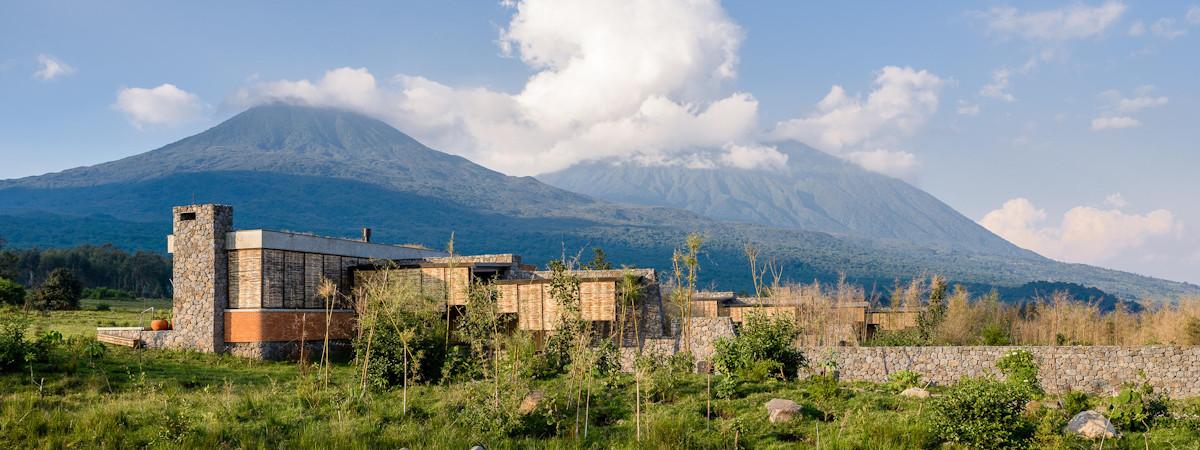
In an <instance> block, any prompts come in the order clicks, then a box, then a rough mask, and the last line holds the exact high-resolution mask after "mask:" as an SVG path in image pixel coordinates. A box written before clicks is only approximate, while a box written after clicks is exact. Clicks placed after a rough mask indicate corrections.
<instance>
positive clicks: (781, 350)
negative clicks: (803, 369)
mask: <svg viewBox="0 0 1200 450" xmlns="http://www.w3.org/2000/svg"><path fill="white" fill-rule="evenodd" d="M798 334H799V330H797V329H796V323H795V322H794V321H793V320H790V319H787V318H783V317H770V316H767V315H764V314H757V313H755V312H751V313H750V314H748V315H747V317H746V322H745V323H743V324H742V326H741V328H740V329H739V330H738V334H737V335H736V336H734V337H733V338H722V339H718V340H717V341H716V342H715V343H714V345H713V347H714V348H713V350H714V351H713V367H714V368H715V369H717V371H719V372H721V373H723V374H726V375H733V376H738V375H743V374H742V373H741V372H743V371H745V370H747V369H752V368H755V366H758V365H759V364H758V363H759V362H760V361H772V362H774V363H777V364H778V366H777V367H778V368H779V369H780V377H781V378H794V377H795V376H796V373H797V371H798V370H799V369H800V366H801V365H802V364H803V363H804V355H803V354H801V353H800V351H799V350H796V346H795V341H796V336H797V335H798ZM760 367H761V366H760Z"/></svg>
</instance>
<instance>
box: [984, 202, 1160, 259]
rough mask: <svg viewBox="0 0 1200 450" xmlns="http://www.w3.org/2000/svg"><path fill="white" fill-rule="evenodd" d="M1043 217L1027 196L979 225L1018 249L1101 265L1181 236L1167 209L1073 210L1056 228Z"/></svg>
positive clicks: (998, 210) (1005, 205) (986, 217)
mask: <svg viewBox="0 0 1200 450" xmlns="http://www.w3.org/2000/svg"><path fill="white" fill-rule="evenodd" d="M1046 219H1047V214H1046V211H1045V210H1044V209H1039V208H1037V207H1036V206H1034V204H1033V203H1032V202H1030V201H1029V200H1028V199H1025V198H1014V199H1012V200H1009V201H1007V202H1005V203H1004V205H1003V206H1002V207H1001V208H1000V209H997V210H995V211H992V212H989V213H987V215H985V216H984V217H983V219H981V220H980V221H979V223H980V224H981V225H983V226H984V227H985V228H987V229H988V230H991V231H992V232H993V233H996V234H997V235H999V236H1001V237H1003V238H1005V239H1007V240H1008V241H1010V242H1012V243H1013V244H1016V245H1017V246H1020V247H1023V248H1026V249H1029V250H1033V251H1035V252H1038V253H1040V254H1042V255H1044V256H1047V257H1050V258H1054V259H1059V260H1063V261H1070V262H1081V263H1089V264H1104V263H1109V262H1114V261H1117V260H1118V259H1119V258H1121V257H1123V256H1127V255H1130V254H1134V253H1144V252H1145V251H1146V247H1147V243H1148V242H1149V241H1150V240H1152V239H1156V238H1165V239H1178V238H1181V237H1182V234H1181V233H1182V231H1183V223H1182V222H1180V221H1179V220H1177V219H1176V218H1175V216H1174V214H1172V213H1171V212H1170V211H1167V210H1165V209H1159V210H1155V211H1151V212H1149V213H1146V214H1135V213H1125V212H1123V211H1122V210H1121V208H1117V207H1114V208H1111V209H1098V208H1093V207H1089V206H1077V207H1075V208H1071V209H1070V210H1068V211H1067V212H1066V213H1064V214H1063V216H1062V220H1061V222H1060V223H1058V224H1046V223H1045V222H1046Z"/></svg>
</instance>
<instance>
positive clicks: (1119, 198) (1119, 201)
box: [1104, 192, 1129, 209]
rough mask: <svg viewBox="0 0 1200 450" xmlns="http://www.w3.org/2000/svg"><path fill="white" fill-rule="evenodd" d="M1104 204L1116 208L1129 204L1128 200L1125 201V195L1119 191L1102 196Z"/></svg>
mask: <svg viewBox="0 0 1200 450" xmlns="http://www.w3.org/2000/svg"><path fill="white" fill-rule="evenodd" d="M1104 204H1105V206H1108V207H1110V208H1116V209H1121V208H1124V207H1126V206H1129V202H1128V201H1125V196H1123V195H1121V193H1120V192H1117V193H1114V194H1109V196H1108V197H1104Z"/></svg>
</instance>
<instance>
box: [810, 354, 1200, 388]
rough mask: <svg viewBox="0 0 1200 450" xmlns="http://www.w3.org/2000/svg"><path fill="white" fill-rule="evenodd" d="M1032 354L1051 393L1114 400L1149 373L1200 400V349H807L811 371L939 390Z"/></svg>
mask: <svg viewBox="0 0 1200 450" xmlns="http://www.w3.org/2000/svg"><path fill="white" fill-rule="evenodd" d="M1018 348H1023V349H1026V350H1029V352H1030V353H1032V354H1033V356H1034V358H1035V359H1036V360H1037V362H1038V365H1039V367H1040V368H1039V371H1038V379H1039V381H1041V384H1042V387H1043V388H1045V389H1046V390H1047V391H1048V392H1065V391H1069V390H1079V391H1086V392H1091V393H1096V394H1112V393H1113V392H1114V391H1115V390H1116V389H1119V388H1120V386H1121V384H1122V383H1126V382H1138V381H1139V379H1140V378H1139V373H1144V374H1145V376H1146V381H1148V382H1149V383H1150V384H1151V385H1152V386H1154V388H1155V390H1157V391H1160V392H1163V393H1165V394H1167V395H1169V396H1171V397H1175V398H1180V397H1193V396H1200V347H1173V346H1146V347H1111V346H1063V347H806V348H803V349H802V351H803V352H804V354H805V356H807V357H808V358H809V360H810V364H811V365H814V366H816V365H820V364H823V363H824V362H825V361H828V360H833V361H834V362H835V363H836V364H837V371H838V375H839V377H841V379H842V380H865V381H875V382H882V381H886V380H887V376H888V374H891V373H893V372H896V371H900V370H912V371H916V372H919V373H920V374H921V376H922V379H924V380H927V381H931V382H933V383H934V384H940V385H945V384H950V383H954V382H955V381H957V380H959V379H960V378H962V377H964V376H971V377H978V376H984V375H989V374H993V375H997V376H999V371H998V370H996V365H995V363H996V360H997V359H999V358H1000V357H1001V356H1003V355H1004V354H1005V353H1007V352H1009V351H1012V350H1014V349H1018Z"/></svg>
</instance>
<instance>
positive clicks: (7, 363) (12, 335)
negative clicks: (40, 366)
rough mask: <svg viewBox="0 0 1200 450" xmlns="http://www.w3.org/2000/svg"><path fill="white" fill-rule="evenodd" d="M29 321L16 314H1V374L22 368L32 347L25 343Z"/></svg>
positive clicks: (8, 312) (9, 312) (10, 312)
mask: <svg viewBox="0 0 1200 450" xmlns="http://www.w3.org/2000/svg"><path fill="white" fill-rule="evenodd" d="M28 327H29V319H27V318H25V317H24V316H23V315H21V314H18V313H16V312H12V311H7V312H0V372H6V371H9V370H14V369H17V368H19V367H21V365H22V364H24V363H25V354H26V353H28V352H29V350H30V345H29V343H28V342H25V329H26V328H28Z"/></svg>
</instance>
